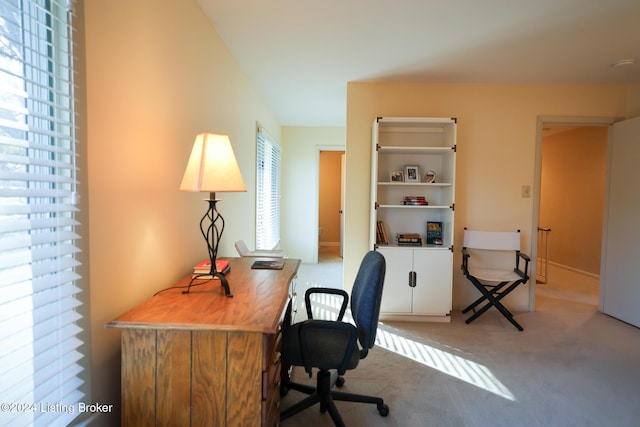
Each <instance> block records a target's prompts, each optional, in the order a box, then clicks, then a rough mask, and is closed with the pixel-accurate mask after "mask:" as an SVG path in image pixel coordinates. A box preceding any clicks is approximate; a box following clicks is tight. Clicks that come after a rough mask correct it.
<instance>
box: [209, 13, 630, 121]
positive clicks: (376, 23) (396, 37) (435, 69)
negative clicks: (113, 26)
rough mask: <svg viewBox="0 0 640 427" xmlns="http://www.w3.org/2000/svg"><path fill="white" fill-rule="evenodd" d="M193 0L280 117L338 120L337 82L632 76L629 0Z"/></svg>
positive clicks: (342, 107) (340, 91) (612, 79)
mask: <svg viewBox="0 0 640 427" xmlns="http://www.w3.org/2000/svg"><path fill="white" fill-rule="evenodd" d="M198 1H199V3H200V4H201V6H202V8H203V10H204V11H205V13H206V14H207V16H208V17H209V18H210V19H211V22H212V23H213V25H214V27H215V28H216V30H217V31H218V33H219V34H220V36H221V37H222V39H223V40H224V42H225V43H226V45H227V46H228V47H229V49H230V50H231V52H232V53H233V55H234V56H235V58H236V59H237V61H238V62H239V63H240V65H241V66H242V68H243V69H244V70H245V72H246V74H247V75H248V77H249V79H251V81H252V82H253V84H254V85H255V87H256V89H257V91H258V92H259V93H260V95H261V96H262V97H263V98H264V100H265V101H266V103H267V104H268V106H269V108H270V109H271V110H272V111H273V112H274V113H275V114H276V116H277V118H278V119H279V120H280V121H281V123H282V124H283V125H285V126H344V124H345V115H346V87H347V82H363V81H386V82H389V81H395V82H433V83H442V82H450V83H520V84H526V83H549V84H573V83H576V84H582V83H584V84H600V83H602V84H610V83H623V84H630V83H640V0H393V1H390V0H385V1H383V0H324V1H310V0H269V1H266V0H198ZM621 59H634V60H635V64H634V65H631V66H625V67H618V68H613V67H611V64H612V63H613V62H615V61H618V60H621Z"/></svg>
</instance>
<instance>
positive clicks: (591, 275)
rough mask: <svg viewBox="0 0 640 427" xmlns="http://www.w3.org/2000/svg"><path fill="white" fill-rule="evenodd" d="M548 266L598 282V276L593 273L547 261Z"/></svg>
mask: <svg viewBox="0 0 640 427" xmlns="http://www.w3.org/2000/svg"><path fill="white" fill-rule="evenodd" d="M549 265H550V266H552V267H556V268H561V269H563V270H567V271H571V272H572V273H577V274H582V275H583V276H587V277H590V278H592V279H596V280H600V275H599V274H595V273H590V272H588V271H584V270H580V269H578V268H575V267H570V266H568V265H564V264H559V263H557V262H553V261H549Z"/></svg>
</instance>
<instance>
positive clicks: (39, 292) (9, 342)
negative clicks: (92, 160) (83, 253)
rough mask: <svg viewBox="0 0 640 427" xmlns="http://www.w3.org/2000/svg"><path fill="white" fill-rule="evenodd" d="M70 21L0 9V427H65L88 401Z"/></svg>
mask: <svg viewBox="0 0 640 427" xmlns="http://www.w3.org/2000/svg"><path fill="white" fill-rule="evenodd" d="M72 16H73V15H72V2H71V0H68V1H65V0H0V378H2V384H0V402H2V403H7V404H11V405H14V406H13V407H8V408H3V412H2V413H1V414H0V424H3V423H5V422H6V423H7V424H8V425H35V426H40V425H42V426H49V425H67V424H68V423H69V422H70V421H71V420H73V419H74V418H75V417H76V416H77V415H78V405H77V404H78V402H80V399H81V398H82V397H83V393H82V392H81V391H80V386H81V385H82V383H83V381H82V379H81V377H80V374H81V372H82V369H83V368H82V367H81V365H80V360H81V359H82V357H83V355H82V354H81V353H80V351H79V349H80V346H81V345H82V341H81V340H80V338H79V334H80V332H81V328H80V327H79V326H78V320H79V319H80V318H81V315H80V313H79V311H78V308H79V307H80V305H81V302H80V300H79V299H78V298H76V296H77V294H78V293H79V292H80V288H79V287H78V284H77V283H76V282H77V280H78V279H79V276H78V274H77V273H76V268H77V266H78V261H77V260H76V254H77V253H78V252H79V249H78V247H77V245H76V240H77V239H79V236H78V235H77V234H76V232H75V227H76V225H77V222H76V220H75V218H74V216H75V212H76V206H75V201H76V184H77V183H76V166H75V164H76V154H75V143H76V141H75V128H74V123H75V120H74V118H75V117H74V105H75V100H74V86H73V44H72V32H73V31H72ZM6 409H9V410H8V411H7V410H6Z"/></svg>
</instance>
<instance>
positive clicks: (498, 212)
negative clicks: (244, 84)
mask: <svg viewBox="0 0 640 427" xmlns="http://www.w3.org/2000/svg"><path fill="white" fill-rule="evenodd" d="M630 93H631V92H630V91H629V89H628V88H627V87H625V86H577V85H576V86H562V85H493V84H491V85H490V84H417V83H416V84H411V83H405V84H401V83H349V84H348V86H347V172H346V212H345V214H346V218H345V219H346V229H347V235H346V238H345V273H344V276H345V287H347V288H348V287H349V284H350V283H352V282H353V278H354V277H355V274H356V271H357V268H358V265H359V262H360V260H361V258H362V256H363V254H364V253H365V252H366V251H367V250H368V249H369V248H368V236H369V232H368V227H369V204H370V201H369V197H370V184H369V180H370V161H371V124H372V122H373V120H374V118H375V117H376V116H426V117H430V116H431V117H457V118H458V152H457V153H458V154H457V166H456V171H457V173H456V185H457V187H456V209H455V256H454V290H453V293H454V295H453V304H454V307H456V308H459V307H462V306H464V305H466V304H467V303H468V302H470V301H471V300H472V299H474V298H475V297H476V296H477V295H476V293H475V292H473V289H472V288H471V286H469V285H468V284H467V283H465V282H464V281H463V277H462V276H461V274H460V271H459V269H458V268H457V266H458V265H459V264H460V255H459V253H460V252H459V249H460V242H461V237H462V236H461V233H462V229H463V227H465V226H467V227H476V228H483V229H511V230H515V229H520V230H522V235H523V242H522V249H523V250H524V251H529V250H530V248H531V233H532V229H533V224H532V222H533V198H523V197H522V186H523V185H531V186H532V188H534V187H535V186H536V185H537V184H536V183H535V182H534V175H535V174H534V169H535V148H536V132H537V118H538V116H542V115H545V116H600V117H625V116H627V115H628V114H629V106H630V105H637V102H634V101H636V100H635V99H630ZM532 194H533V191H532ZM536 226H537V224H536ZM509 298H510V302H509V304H510V305H511V306H512V307H514V308H517V309H527V308H528V307H529V290H528V289H527V287H522V288H520V289H518V290H517V291H516V294H515V295H514V294H512V295H510V296H509Z"/></svg>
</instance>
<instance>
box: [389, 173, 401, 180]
mask: <svg viewBox="0 0 640 427" xmlns="http://www.w3.org/2000/svg"><path fill="white" fill-rule="evenodd" d="M389 181H391V182H404V172H402V171H393V172H391V173H390V174H389Z"/></svg>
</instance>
